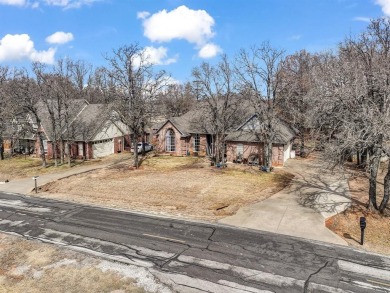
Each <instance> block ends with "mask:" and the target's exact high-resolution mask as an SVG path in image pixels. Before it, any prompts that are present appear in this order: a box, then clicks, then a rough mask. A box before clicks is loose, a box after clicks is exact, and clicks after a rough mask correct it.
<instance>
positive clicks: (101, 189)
mask: <svg viewBox="0 0 390 293" xmlns="http://www.w3.org/2000/svg"><path fill="white" fill-rule="evenodd" d="M292 177H293V176H292V175H291V174H289V173H286V172H284V171H282V170H277V171H275V172H273V173H265V172H262V171H259V170H258V169H257V168H250V167H247V166H243V165H230V166H229V167H228V168H224V169H219V168H215V167H211V166H210V163H209V162H208V161H207V160H205V159H203V158H192V157H170V156H167V157H164V156H161V157H152V158H149V159H147V160H145V161H144V162H143V164H142V166H141V168H140V169H139V170H134V169H133V168H131V167H130V166H127V167H126V166H125V165H123V164H122V165H121V166H120V167H118V168H115V167H110V168H104V169H100V170H95V171H93V172H89V173H86V174H82V175H76V176H72V177H70V178H66V179H63V180H59V181H56V182H52V183H50V184H47V185H45V186H44V187H43V188H42V191H43V192H47V193H46V194H41V195H43V196H47V197H50V198H57V199H63V200H72V201H77V202H82V203H89V204H97V205H101V206H108V207H116V208H121V209H131V210H138V211H147V212H155V213H160V214H168V215H176V216H184V217H189V218H195V219H205V220H217V219H219V218H222V217H226V216H228V215H232V214H234V213H235V212H236V211H237V210H238V209H239V208H240V207H242V206H244V205H248V204H251V203H254V202H258V201H262V200H264V199H266V198H268V197H269V196H271V195H272V194H274V193H276V192H278V191H279V190H281V189H283V188H284V187H285V186H286V185H288V184H289V182H290V181H291V179H292ZM49 193H50V194H49Z"/></svg>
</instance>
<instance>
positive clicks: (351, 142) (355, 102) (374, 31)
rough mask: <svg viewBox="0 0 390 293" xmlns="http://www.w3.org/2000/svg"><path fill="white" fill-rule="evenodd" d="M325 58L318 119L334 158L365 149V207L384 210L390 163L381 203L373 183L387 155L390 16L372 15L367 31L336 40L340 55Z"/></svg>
mask: <svg viewBox="0 0 390 293" xmlns="http://www.w3.org/2000/svg"><path fill="white" fill-rule="evenodd" d="M324 61H326V62H323V65H322V68H323V69H322V70H321V71H322V74H321V78H320V79H318V80H317V88H318V90H317V94H318V95H319V96H320V97H321V100H319V101H318V105H319V106H317V107H316V109H315V111H316V113H317V114H318V115H317V125H321V127H322V130H323V133H325V134H326V135H327V136H328V137H327V140H328V141H329V142H330V144H329V149H330V150H332V151H333V156H332V157H333V159H334V160H335V161H336V162H338V163H341V164H342V163H344V162H345V160H347V159H348V158H349V157H350V156H351V155H352V154H353V153H355V152H358V153H359V154H362V153H366V154H367V155H368V159H367V169H368V172H369V183H370V187H369V201H368V207H369V208H371V207H372V208H374V209H376V210H379V211H380V212H382V213H383V212H384V210H385V208H386V206H387V204H388V201H389V194H390V167H389V169H388V171H387V172H388V173H387V174H386V176H385V180H384V189H385V192H384V197H383V200H382V202H381V203H380V205H378V203H377V190H376V189H377V188H376V185H377V176H378V169H379V163H380V159H381V157H383V155H384V154H386V155H387V156H390V152H389V146H388V141H389V140H390V130H389V129H390V82H389V81H390V65H389V64H390V21H389V20H388V19H378V20H374V21H372V22H371V24H370V25H369V26H368V28H367V31H366V32H364V33H363V34H361V35H360V36H359V37H357V38H352V37H349V38H347V39H346V41H345V42H344V43H342V44H341V45H340V48H339V52H338V56H332V57H328V58H327V59H324ZM321 101H322V103H321Z"/></svg>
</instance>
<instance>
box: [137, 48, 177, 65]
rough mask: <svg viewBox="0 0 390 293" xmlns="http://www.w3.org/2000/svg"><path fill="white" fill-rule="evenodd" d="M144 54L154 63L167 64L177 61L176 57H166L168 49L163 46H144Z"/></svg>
mask: <svg viewBox="0 0 390 293" xmlns="http://www.w3.org/2000/svg"><path fill="white" fill-rule="evenodd" d="M145 56H147V58H148V61H149V62H151V63H153V64H156V65H169V64H172V63H175V62H176V61H177V58H168V49H167V48H165V47H158V48H155V47H145Z"/></svg>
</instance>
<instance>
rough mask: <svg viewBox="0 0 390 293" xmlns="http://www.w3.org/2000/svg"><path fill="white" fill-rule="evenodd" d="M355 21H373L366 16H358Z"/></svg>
mask: <svg viewBox="0 0 390 293" xmlns="http://www.w3.org/2000/svg"><path fill="white" fill-rule="evenodd" d="M353 20H354V21H363V22H370V21H371V19H370V18H369V17H364V16H357V17H354V18H353Z"/></svg>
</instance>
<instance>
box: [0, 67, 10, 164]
mask: <svg viewBox="0 0 390 293" xmlns="http://www.w3.org/2000/svg"><path fill="white" fill-rule="evenodd" d="M8 81H9V68H8V67H6V66H0V160H4V139H3V138H4V133H5V131H6V127H7V122H8V121H7V119H9V118H10V117H9V115H7V114H8V113H7V112H8V111H7V103H9V101H10V100H9V96H8V95H7V91H6V87H7V83H8Z"/></svg>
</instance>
